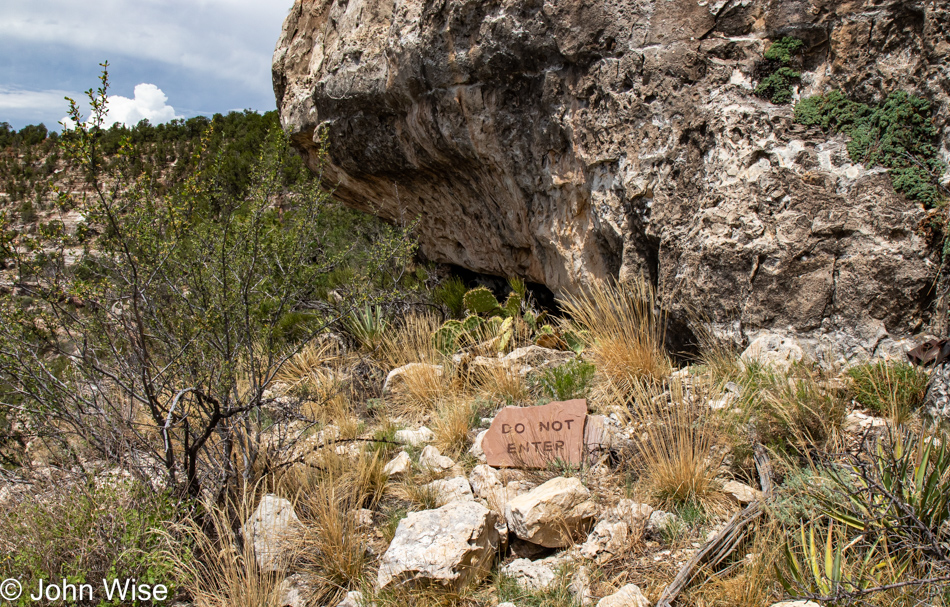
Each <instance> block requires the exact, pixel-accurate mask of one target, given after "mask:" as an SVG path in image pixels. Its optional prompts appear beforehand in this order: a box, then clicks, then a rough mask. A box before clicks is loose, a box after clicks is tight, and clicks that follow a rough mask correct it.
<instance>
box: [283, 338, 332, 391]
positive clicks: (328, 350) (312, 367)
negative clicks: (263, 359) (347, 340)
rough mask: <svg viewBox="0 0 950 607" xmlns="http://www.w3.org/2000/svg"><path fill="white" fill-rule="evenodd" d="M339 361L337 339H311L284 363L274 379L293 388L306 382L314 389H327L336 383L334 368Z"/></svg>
mask: <svg viewBox="0 0 950 607" xmlns="http://www.w3.org/2000/svg"><path fill="white" fill-rule="evenodd" d="M339 362H340V351H339V346H338V344H337V343H336V342H335V341H332V340H327V341H324V342H318V341H311V342H310V343H308V344H307V345H305V346H304V347H303V348H301V349H300V351H299V352H297V353H296V354H294V355H293V356H291V357H290V358H289V359H288V360H287V362H285V363H284V365H283V366H282V367H281V368H280V371H279V372H278V373H277V375H276V376H275V377H274V381H277V382H281V383H285V384H288V385H289V386H290V387H292V388H293V387H296V386H297V385H299V384H301V383H304V382H306V383H308V384H310V386H311V387H312V388H313V389H317V390H327V389H329V388H331V387H333V385H334V383H335V382H334V377H335V375H334V373H333V369H334V367H336V366H337V365H338V364H339Z"/></svg>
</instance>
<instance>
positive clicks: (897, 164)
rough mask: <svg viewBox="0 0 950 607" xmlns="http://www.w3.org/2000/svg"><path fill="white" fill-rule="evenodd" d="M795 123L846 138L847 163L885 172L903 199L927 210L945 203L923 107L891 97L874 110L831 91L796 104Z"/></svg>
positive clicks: (929, 113)
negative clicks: (819, 128)
mask: <svg viewBox="0 0 950 607" xmlns="http://www.w3.org/2000/svg"><path fill="white" fill-rule="evenodd" d="M795 120H796V121H797V122H799V123H801V124H805V125H809V126H811V125H814V126H819V127H821V128H823V129H825V130H827V131H828V132H831V133H838V132H840V133H844V134H845V135H848V136H849V137H850V138H851V140H850V141H849V142H848V154H849V155H850V156H851V159H852V160H854V161H855V162H859V163H861V164H864V165H865V166H867V167H869V168H870V167H876V166H880V167H884V168H886V169H889V172H890V175H891V180H892V182H893V184H894V189H895V190H897V191H898V192H901V193H903V194H904V195H906V196H907V197H908V198H910V199H912V200H917V201H919V202H921V203H923V204H924V206H926V207H928V208H929V207H934V206H936V205H937V204H938V203H939V202H940V201H941V200H942V199H943V198H944V197H945V194H944V193H943V192H941V191H940V189H939V187H938V185H937V177H939V176H940V175H941V174H942V173H943V170H944V168H945V167H944V163H943V161H942V160H941V159H940V156H939V153H938V147H937V129H936V127H935V126H934V122H933V108H932V107H931V105H930V102H929V101H927V100H925V99H922V98H920V97H915V96H914V95H910V94H908V93H906V92H904V91H894V92H892V93H891V94H890V95H888V96H887V99H885V100H884V102H883V103H881V104H880V105H869V104H866V103H861V102H858V101H854V100H851V99H849V98H848V97H847V96H845V95H844V93H842V92H841V91H831V92H829V93H826V94H824V95H816V96H814V97H808V98H806V99H802V100H801V101H800V102H798V103H797V104H796V105H795Z"/></svg>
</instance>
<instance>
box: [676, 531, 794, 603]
mask: <svg viewBox="0 0 950 607" xmlns="http://www.w3.org/2000/svg"><path fill="white" fill-rule="evenodd" d="M784 544H785V537H784V533H783V532H782V530H781V529H780V528H778V527H777V526H776V525H774V524H760V525H759V526H758V527H756V528H755V531H754V535H753V537H752V540H751V541H749V543H748V544H747V545H746V546H740V549H739V550H737V551H736V553H735V556H734V557H733V558H734V560H735V562H734V563H733V564H732V565H731V566H728V567H726V568H725V569H723V570H721V571H719V572H717V574H716V575H714V576H711V577H710V578H709V579H708V580H707V581H706V582H705V583H704V584H697V585H695V586H694V588H693V590H692V591H690V592H688V593H686V595H684V597H683V599H684V601H686V603H687V604H690V605H695V606H696V607H762V606H763V605H771V604H773V603H775V602H776V601H778V600H780V598H781V596H782V592H781V587H780V586H779V581H778V576H777V575H776V572H775V563H777V562H780V560H781V559H782V558H783V555H782V546H783V545H784Z"/></svg>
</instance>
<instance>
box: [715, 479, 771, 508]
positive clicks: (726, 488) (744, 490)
mask: <svg viewBox="0 0 950 607" xmlns="http://www.w3.org/2000/svg"><path fill="white" fill-rule="evenodd" d="M722 492H723V493H725V494H726V495H729V496H732V498H733V499H735V500H736V501H737V502H739V503H740V504H742V505H746V504H751V503H752V502H754V501H756V500H760V499H762V492H761V491H759V490H758V489H753V488H752V487H750V486H749V485H746V484H745V483H740V482H739V481H726V482H724V483H723V484H722Z"/></svg>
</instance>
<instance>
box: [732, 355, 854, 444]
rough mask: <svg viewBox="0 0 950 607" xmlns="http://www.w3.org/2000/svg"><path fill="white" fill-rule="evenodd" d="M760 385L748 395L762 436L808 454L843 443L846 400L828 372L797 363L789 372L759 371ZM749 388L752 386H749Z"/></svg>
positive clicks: (748, 405)
mask: <svg viewBox="0 0 950 607" xmlns="http://www.w3.org/2000/svg"><path fill="white" fill-rule="evenodd" d="M756 373H759V374H760V375H762V376H763V377H764V379H763V378H758V379H755V380H753V382H752V383H753V384H754V385H755V387H757V390H756V391H752V392H751V397H750V398H747V399H746V403H745V404H746V407H747V408H749V409H750V413H751V414H752V416H753V418H754V419H755V423H756V431H757V433H758V434H759V438H760V440H762V441H763V442H764V443H766V444H767V445H772V446H784V445H787V446H791V447H793V448H794V449H796V450H797V451H798V452H799V453H801V454H803V455H805V456H806V457H809V459H810V457H811V454H812V453H814V452H816V451H823V450H832V451H834V450H836V449H837V448H838V447H840V446H841V444H840V440H841V437H842V435H841V427H842V425H843V424H844V419H845V412H846V402H845V399H844V397H843V395H842V394H841V390H840V389H839V388H838V387H837V386H836V385H835V383H834V382H833V381H832V378H829V377H828V376H827V374H826V373H824V372H822V371H820V370H816V369H811V368H808V367H806V366H794V367H792V368H791V369H790V370H789V371H788V372H787V373H778V372H771V371H766V372H761V371H759V372H755V371H750V370H747V376H751V375H755V374H756ZM747 391H748V390H747Z"/></svg>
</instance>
